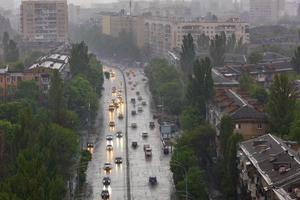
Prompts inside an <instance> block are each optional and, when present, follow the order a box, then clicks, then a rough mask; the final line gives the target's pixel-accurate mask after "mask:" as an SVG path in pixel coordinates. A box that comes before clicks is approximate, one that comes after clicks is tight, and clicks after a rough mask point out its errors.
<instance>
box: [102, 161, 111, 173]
mask: <svg viewBox="0 0 300 200" xmlns="http://www.w3.org/2000/svg"><path fill="white" fill-rule="evenodd" d="M103 169H104V170H105V171H110V170H111V169H112V165H111V163H109V162H106V163H104V166H103Z"/></svg>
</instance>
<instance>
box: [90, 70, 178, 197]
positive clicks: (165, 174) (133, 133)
mask: <svg viewBox="0 0 300 200" xmlns="http://www.w3.org/2000/svg"><path fill="white" fill-rule="evenodd" d="M110 69H112V68H106V69H105V70H110ZM113 71H114V72H115V77H114V78H112V79H110V80H105V82H104V88H105V90H104V93H103V98H102V106H103V109H102V110H103V113H102V114H103V125H102V127H103V128H102V130H101V131H99V133H97V134H98V141H97V143H96V144H95V148H94V153H93V159H92V161H91V162H90V163H89V166H88V170H87V185H88V187H89V188H90V194H91V195H90V198H88V199H93V200H94V199H95V200H96V199H97V200H99V199H101V191H102V189H103V185H102V178H103V177H104V176H105V175H107V174H106V173H105V171H104V170H103V169H102V168H103V165H104V163H105V162H111V163H112V164H113V168H112V170H111V172H110V174H108V175H109V177H110V178H111V181H112V183H111V186H110V187H109V188H108V189H109V192H110V195H111V197H110V199H113V200H119V199H120V200H121V199H122V200H123V199H128V198H127V182H126V178H127V173H126V170H127V169H126V145H125V144H126V143H125V142H126V141H125V136H124V135H123V138H116V137H114V139H113V142H112V143H113V151H111V152H108V151H106V145H107V143H108V142H107V141H106V138H105V136H106V135H108V134H113V135H114V136H115V133H116V131H119V130H120V131H122V132H123V133H124V132H125V128H126V124H125V122H126V120H125V118H124V119H123V120H119V119H118V114H119V113H122V114H124V116H126V115H125V110H126V109H125V106H126V104H125V103H123V104H121V105H120V107H119V108H118V109H117V110H115V111H114V112H109V111H108V107H109V104H110V103H111V102H112V99H113V98H114V99H115V98H116V94H112V87H116V89H117V90H118V89H121V90H122V98H123V99H124V98H125V96H124V85H125V84H124V83H123V77H122V74H121V72H120V71H118V70H116V69H113ZM125 72H128V73H124V74H129V75H125V77H126V85H127V94H128V96H127V102H128V112H129V113H128V126H129V127H128V144H129V152H128V153H129V172H130V173H129V178H130V186H131V187H130V191H131V192H130V197H131V199H133V200H147V199H149V200H150V199H151V200H156V199H157V200H168V199H170V196H171V191H172V177H171V173H170V170H169V160H170V155H167V156H166V155H164V154H163V152H162V149H161V148H162V145H161V142H160V137H159V127H158V124H157V122H155V123H156V124H155V125H156V126H155V128H154V129H153V130H152V129H150V127H149V122H150V121H153V120H152V116H153V114H152V111H151V108H150V96H151V95H150V92H149V90H148V87H147V84H146V81H143V80H142V79H143V78H144V76H143V74H142V72H140V71H139V70H137V69H131V70H126V71H125ZM129 82H131V83H129ZM133 85H136V86H135V87H134V86H133ZM137 91H139V93H140V95H139V96H141V97H142V98H143V100H142V101H145V102H146V105H141V104H142V101H139V100H138V99H137V97H138V95H137V94H136V92H137ZM131 98H135V99H136V105H134V104H132V103H130V100H131ZM138 107H142V112H138V109H137V108H138ZM132 110H136V112H137V114H136V115H135V116H132V115H131V111H132ZM110 121H114V122H115V123H116V127H115V128H109V122H110ZM131 123H137V128H136V129H132V128H131ZM142 132H147V133H148V138H146V139H144V138H142V136H141V135H142ZM132 141H137V142H138V148H136V149H134V148H132V147H131V143H132ZM144 144H149V145H150V146H151V148H152V157H151V159H146V157H145V154H144V150H143V145H144ZM116 156H121V157H122V158H123V164H121V165H116V164H114V158H115V157H116ZM149 176H156V177H157V181H158V184H157V185H156V186H154V187H152V186H150V185H149V184H148V178H149Z"/></svg>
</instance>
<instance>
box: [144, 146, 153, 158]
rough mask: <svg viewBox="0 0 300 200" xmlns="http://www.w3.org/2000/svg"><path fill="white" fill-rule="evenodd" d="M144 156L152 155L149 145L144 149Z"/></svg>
mask: <svg viewBox="0 0 300 200" xmlns="http://www.w3.org/2000/svg"><path fill="white" fill-rule="evenodd" d="M145 156H146V157H151V156H152V148H151V147H147V148H146V149H145Z"/></svg>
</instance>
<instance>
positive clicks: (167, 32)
mask: <svg viewBox="0 0 300 200" xmlns="http://www.w3.org/2000/svg"><path fill="white" fill-rule="evenodd" d="M144 23H145V25H144V26H145V27H144V31H145V33H144V36H145V46H149V47H150V50H151V51H152V53H153V54H154V55H160V56H161V55H167V54H168V51H170V50H173V49H175V48H177V49H180V48H181V46H182V40H183V37H184V36H185V35H187V34H189V33H190V34H191V35H192V36H193V38H194V41H195V43H196V41H197V38H198V37H199V36H200V35H201V34H205V35H207V36H209V38H210V39H212V38H214V37H215V35H216V34H220V33H221V32H224V33H225V34H226V36H227V37H228V36H231V35H232V34H233V33H234V34H235V35H236V38H237V40H240V39H242V42H243V43H248V42H249V26H248V24H247V23H244V22H241V21H240V20H239V19H229V20H226V21H221V20H219V21H218V20H216V21H205V20H197V21H182V20H177V19H170V18H162V17H152V18H147V19H145V22H144Z"/></svg>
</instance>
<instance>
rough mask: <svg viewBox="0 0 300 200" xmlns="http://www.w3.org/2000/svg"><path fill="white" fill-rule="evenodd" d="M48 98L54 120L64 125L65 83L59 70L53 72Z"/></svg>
mask: <svg viewBox="0 0 300 200" xmlns="http://www.w3.org/2000/svg"><path fill="white" fill-rule="evenodd" d="M48 97H49V109H50V111H51V113H52V119H53V120H54V122H56V123H59V124H60V123H63V118H62V116H63V112H64V110H65V99H64V83H63V80H62V79H61V77H60V74H59V72H58V70H54V71H53V74H52V77H51V86H50V89H49V94H48Z"/></svg>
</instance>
